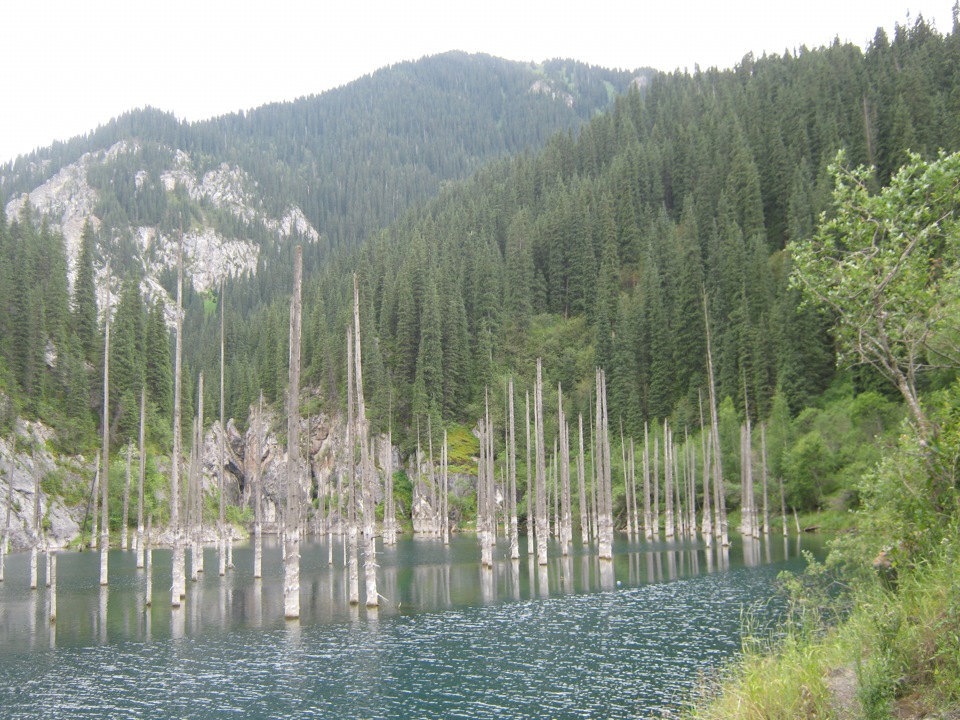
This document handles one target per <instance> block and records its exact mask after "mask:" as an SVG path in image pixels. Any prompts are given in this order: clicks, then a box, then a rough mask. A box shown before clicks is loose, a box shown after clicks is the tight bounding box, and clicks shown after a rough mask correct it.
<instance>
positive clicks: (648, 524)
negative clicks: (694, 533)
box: [643, 422, 654, 540]
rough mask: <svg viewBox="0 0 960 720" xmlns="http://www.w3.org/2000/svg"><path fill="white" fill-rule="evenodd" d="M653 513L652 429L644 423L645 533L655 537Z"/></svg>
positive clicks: (648, 537)
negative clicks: (651, 479) (651, 502)
mask: <svg viewBox="0 0 960 720" xmlns="http://www.w3.org/2000/svg"><path fill="white" fill-rule="evenodd" d="M653 529H654V528H653V515H652V514H651V508H650V430H649V426H648V425H647V423H646V422H645V423H643V535H644V537H645V538H646V539H647V540H651V539H653Z"/></svg>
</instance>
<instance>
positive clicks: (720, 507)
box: [703, 290, 730, 547]
mask: <svg viewBox="0 0 960 720" xmlns="http://www.w3.org/2000/svg"><path fill="white" fill-rule="evenodd" d="M703 320H704V325H705V326H706V330H707V377H708V379H709V382H710V422H711V425H712V426H713V482H714V488H715V492H716V494H717V505H716V506H717V512H718V519H719V523H718V528H719V533H720V542H721V544H722V545H723V547H729V545H730V536H729V533H728V530H727V501H726V495H725V493H724V489H723V464H722V462H721V457H720V423H719V420H718V418H717V391H716V386H715V384H714V381H713V350H712V349H711V346H710V313H709V311H708V309H707V293H706V290H704V291H703Z"/></svg>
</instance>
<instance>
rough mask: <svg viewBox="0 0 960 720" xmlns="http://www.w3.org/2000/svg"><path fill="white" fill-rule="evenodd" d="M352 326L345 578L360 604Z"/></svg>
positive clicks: (351, 596)
mask: <svg viewBox="0 0 960 720" xmlns="http://www.w3.org/2000/svg"><path fill="white" fill-rule="evenodd" d="M353 387H354V379H353V328H352V327H350V326H348V327H347V455H348V458H347V580H348V594H349V602H350V604H351V605H359V604H360V566H359V559H358V557H357V496H356V482H357V468H356V447H355V435H354V433H355V431H356V417H355V411H354V403H355V396H354V393H353Z"/></svg>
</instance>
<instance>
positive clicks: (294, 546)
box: [283, 245, 303, 620]
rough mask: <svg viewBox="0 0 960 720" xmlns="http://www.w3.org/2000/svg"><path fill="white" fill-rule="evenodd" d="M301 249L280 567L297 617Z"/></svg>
mask: <svg viewBox="0 0 960 720" xmlns="http://www.w3.org/2000/svg"><path fill="white" fill-rule="evenodd" d="M302 280H303V248H302V247H301V246H299V245H297V248H296V251H295V254H294V261H293V297H292V298H291V301H290V382H289V387H288V390H287V506H286V512H284V514H283V521H284V525H285V527H284V544H285V548H286V556H285V558H284V568H283V615H284V617H285V618H287V619H288V620H296V619H298V618H299V617H300V328H301V318H300V314H301V305H300V285H301V282H302Z"/></svg>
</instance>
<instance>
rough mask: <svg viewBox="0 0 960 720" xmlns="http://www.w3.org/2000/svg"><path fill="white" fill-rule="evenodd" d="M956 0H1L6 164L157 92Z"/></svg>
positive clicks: (770, 27) (826, 29)
mask: <svg viewBox="0 0 960 720" xmlns="http://www.w3.org/2000/svg"><path fill="white" fill-rule="evenodd" d="M952 6H953V0H672V1H666V2H657V3H654V2H650V1H649V0H633V1H632V2H631V1H630V0H587V1H585V2H578V3H574V2H569V1H568V0H549V1H547V0H483V1H482V2H480V1H477V0H471V1H470V2H465V1H461V0H346V1H344V0H340V1H339V2H331V1H330V0H259V1H257V2H253V1H251V0H162V1H160V0H3V2H2V3H0V73H2V76H0V77H2V81H0V91H2V98H3V106H2V109H0V163H4V162H7V161H8V160H11V159H13V158H14V157H15V156H17V155H19V154H21V153H27V152H30V151H31V150H33V149H35V148H37V147H45V146H47V145H50V144H51V143H52V142H53V141H54V140H66V139H69V138H70V137H72V136H75V135H79V134H83V133H85V132H88V131H90V130H93V129H95V128H96V127H97V126H98V125H100V124H103V123H106V122H108V121H109V120H110V119H111V118H113V117H115V116H117V115H119V114H121V113H123V112H125V111H127V110H131V109H133V108H137V107H143V106H146V105H150V106H153V107H156V108H160V109H162V110H168V111H172V112H173V113H175V114H176V115H177V116H178V117H180V118H185V119H187V120H202V119H205V118H208V117H211V116H215V115H222V114H224V113H229V112H234V111H236V110H241V109H244V110H246V109H250V108H253V107H257V106H259V105H263V104H264V103H268V102H273V101H282V100H293V99H295V98H297V97H301V96H304V95H308V94H311V93H319V92H322V91H323V90H326V89H329V88H331V87H337V86H338V85H343V84H345V83H347V82H349V81H351V80H354V79H356V78H358V77H360V76H362V75H364V74H367V73H370V72H373V71H374V70H376V69H377V68H380V67H383V66H384V65H389V64H392V63H395V62H400V61H403V60H411V59H417V58H420V57H422V56H424V55H433V54H436V53H440V52H445V51H447V50H465V51H468V52H485V53H489V54H491V55H497V56H500V57H505V58H508V59H511V60H524V61H525V60H535V61H540V60H545V59H549V58H554V57H569V58H574V59H577V60H582V61H584V62H588V63H591V64H594V65H602V66H606V67H619V68H628V69H634V68H638V67H644V66H651V67H655V68H658V69H662V70H674V69H676V68H690V69H692V68H693V66H694V64H699V65H700V66H701V67H702V68H707V67H710V66H714V65H716V66H719V67H731V66H733V65H735V64H736V63H737V62H739V60H740V59H741V58H742V57H743V56H744V54H746V53H747V52H750V51H752V52H753V53H754V54H755V55H757V56H759V55H761V54H762V53H763V52H765V51H766V52H768V53H782V52H783V51H784V50H791V51H792V50H794V49H796V48H799V47H800V46H801V45H806V46H807V47H810V48H814V47H819V46H820V45H824V44H828V43H830V42H831V41H832V40H833V38H834V37H839V38H840V39H841V40H844V41H846V40H849V41H852V42H854V43H857V44H858V45H860V46H861V47H863V46H864V45H865V44H866V43H867V42H868V41H869V40H870V39H872V38H873V34H874V32H875V30H876V28H877V27H884V28H885V29H886V30H887V32H888V34H889V35H891V36H892V34H893V28H894V25H895V24H896V23H900V24H904V23H905V22H906V20H907V13H908V12H909V13H910V17H911V18H916V16H917V15H918V14H922V15H923V17H924V18H926V19H927V20H928V21H933V22H935V23H936V26H937V28H938V29H939V30H940V32H941V33H944V34H945V33H947V32H949V31H950V29H951V28H952V24H953V21H952V14H951V9H952Z"/></svg>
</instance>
